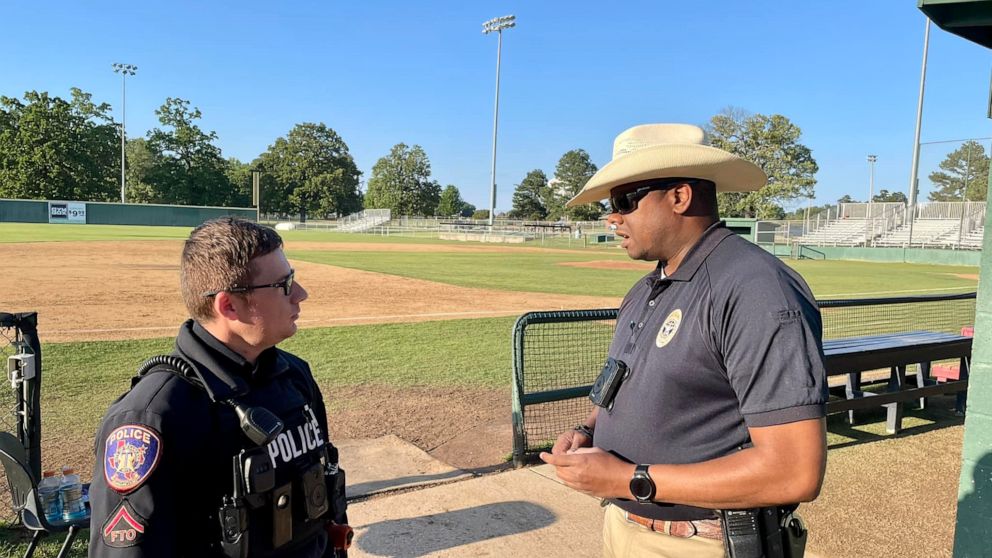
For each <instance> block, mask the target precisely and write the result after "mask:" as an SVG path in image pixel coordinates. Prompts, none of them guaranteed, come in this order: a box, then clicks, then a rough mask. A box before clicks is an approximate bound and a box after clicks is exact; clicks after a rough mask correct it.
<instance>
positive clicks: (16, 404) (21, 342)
mask: <svg viewBox="0 0 992 558" xmlns="http://www.w3.org/2000/svg"><path fill="white" fill-rule="evenodd" d="M37 325H38V317H37V314H35V313H34V312H25V313H19V314H8V313H4V312H0V362H2V364H0V366H3V367H4V370H6V372H7V377H6V380H7V381H6V382H4V383H3V385H2V386H0V431H4V432H10V433H11V434H13V435H15V436H17V439H18V440H20V441H21V443H22V444H23V445H24V449H25V451H26V452H27V455H28V461H29V466H30V469H31V472H32V474H33V475H34V476H35V479H39V478H41V406H40V398H41V389H40V386H41V343H40V342H39V341H38V327H37ZM0 476H3V471H2V469H0ZM9 490H10V489H9V488H8V486H7V482H6V478H4V479H3V481H2V482H0V523H2V524H5V525H8V526H9V525H13V524H14V523H16V521H17V517H16V514H15V513H14V510H13V508H12V507H11V498H10V492H9Z"/></svg>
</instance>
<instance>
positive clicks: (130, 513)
mask: <svg viewBox="0 0 992 558" xmlns="http://www.w3.org/2000/svg"><path fill="white" fill-rule="evenodd" d="M102 534H103V542H104V543H106V544H107V546H112V547H114V548H125V547H128V546H135V545H137V544H139V543H141V540H142V539H143V538H144V537H145V521H144V519H143V518H142V517H141V516H140V515H138V514H137V513H135V511H134V508H132V507H131V504H129V503H128V501H127V500H126V499H125V500H121V503H120V505H118V506H117V509H115V510H114V513H112V514H110V516H109V519H107V522H106V523H104V524H103V531H102Z"/></svg>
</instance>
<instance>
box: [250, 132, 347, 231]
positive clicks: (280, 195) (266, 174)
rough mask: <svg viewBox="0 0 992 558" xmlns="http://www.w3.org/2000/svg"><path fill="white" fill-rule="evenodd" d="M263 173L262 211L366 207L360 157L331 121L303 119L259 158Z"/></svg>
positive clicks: (341, 211)
mask: <svg viewBox="0 0 992 558" xmlns="http://www.w3.org/2000/svg"><path fill="white" fill-rule="evenodd" d="M256 165H257V166H258V168H259V170H261V171H262V172H263V175H262V185H261V186H262V212H263V213H281V214H287V215H288V214H299V216H300V220H301V221H304V222H305V221H306V220H307V216H308V215H317V216H320V217H332V216H338V217H340V216H343V215H348V214H350V213H354V212H356V211H361V209H362V192H361V190H360V189H359V178H360V177H361V175H362V173H361V172H360V171H359V170H358V166H357V165H356V164H355V160H354V159H353V158H352V156H351V153H350V152H349V151H348V145H347V144H345V142H344V140H343V139H341V136H339V135H338V133H337V132H335V131H334V130H333V129H331V128H329V127H327V125H325V124H323V123H320V124H314V123H310V122H305V123H303V124H297V125H296V126H294V127H293V129H292V130H290V131H289V134H287V135H286V137H285V138H282V137H280V138H277V139H276V141H275V143H273V144H272V145H270V146H269V148H268V150H266V151H265V153H262V155H260V156H259V158H258V160H257V161H256Z"/></svg>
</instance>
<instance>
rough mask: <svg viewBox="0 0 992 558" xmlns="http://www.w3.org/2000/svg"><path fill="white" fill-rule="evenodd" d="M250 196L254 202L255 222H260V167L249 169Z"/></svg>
mask: <svg viewBox="0 0 992 558" xmlns="http://www.w3.org/2000/svg"><path fill="white" fill-rule="evenodd" d="M251 197H252V200H251V201H253V202H254V203H255V222H256V223H258V224H261V223H262V169H260V168H258V167H254V168H252V169H251Z"/></svg>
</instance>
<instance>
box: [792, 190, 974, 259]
mask: <svg viewBox="0 0 992 558" xmlns="http://www.w3.org/2000/svg"><path fill="white" fill-rule="evenodd" d="M913 215H914V217H915V219H914V220H913V221H912V225H911V224H910V218H909V211H908V210H907V208H906V206H905V205H904V204H901V203H875V204H866V203H849V204H840V205H839V206H837V210H836V213H835V214H834V215H833V216H830V215H829V214H828V218H827V219H825V220H822V221H821V220H820V219H819V218H818V219H817V221H816V223H815V225H816V226H815V227H813V226H812V225H813V223H812V221H811V222H809V223H807V227H808V229H807V230H808V231H809V232H807V233H806V234H805V235H802V236H800V237H797V238H795V240H794V241H793V242H794V243H796V244H800V245H807V246H869V247H870V246H877V247H908V246H914V247H921V248H952V249H964V250H981V248H982V238H983V236H984V233H985V202H984V201H977V202H971V201H968V202H928V203H922V204H919V205H918V206H917V207H916V209H915V210H914V212H913ZM831 217H832V218H831ZM810 229H811V230H810ZM910 229H912V238H910Z"/></svg>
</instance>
